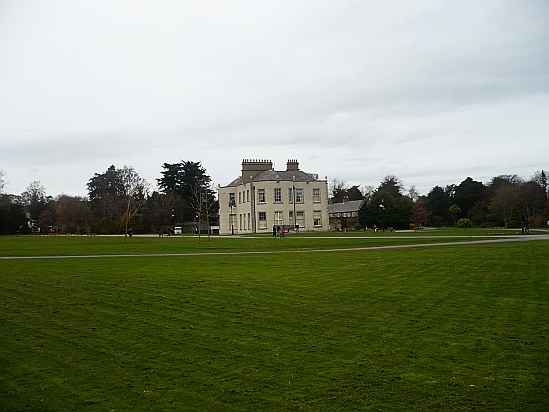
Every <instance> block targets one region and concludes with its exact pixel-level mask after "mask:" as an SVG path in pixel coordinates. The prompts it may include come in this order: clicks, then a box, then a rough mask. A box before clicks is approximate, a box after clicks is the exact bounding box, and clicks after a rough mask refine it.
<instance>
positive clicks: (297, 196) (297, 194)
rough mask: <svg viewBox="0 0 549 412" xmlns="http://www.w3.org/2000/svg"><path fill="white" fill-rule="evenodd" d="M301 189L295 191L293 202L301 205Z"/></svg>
mask: <svg viewBox="0 0 549 412" xmlns="http://www.w3.org/2000/svg"><path fill="white" fill-rule="evenodd" d="M303 201H304V199H303V189H295V202H296V203H303Z"/></svg>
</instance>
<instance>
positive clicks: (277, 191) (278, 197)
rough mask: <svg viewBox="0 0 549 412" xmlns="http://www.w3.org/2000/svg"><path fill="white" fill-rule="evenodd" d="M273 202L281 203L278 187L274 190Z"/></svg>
mask: <svg viewBox="0 0 549 412" xmlns="http://www.w3.org/2000/svg"><path fill="white" fill-rule="evenodd" d="M274 201H275V203H282V189H281V188H279V187H276V188H275V190H274Z"/></svg>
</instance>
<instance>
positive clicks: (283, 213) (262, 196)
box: [218, 159, 329, 234]
mask: <svg viewBox="0 0 549 412" xmlns="http://www.w3.org/2000/svg"><path fill="white" fill-rule="evenodd" d="M218 198H219V233H220V234H230V233H235V234H243V233H268V232H271V231H272V228H273V226H280V228H281V229H285V230H291V231H294V230H295V229H296V228H298V229H299V230H300V231H301V230H304V231H312V230H315V231H325V230H328V228H329V221H328V182H327V180H326V179H325V180H319V179H318V176H317V175H314V174H310V173H305V172H302V171H301V170H299V163H298V161H297V160H288V163H287V164H286V170H284V171H276V170H273V163H272V161H270V160H250V159H244V160H243V161H242V176H240V177H238V178H236V179H235V180H233V181H232V182H231V183H229V184H228V185H227V186H219V197H218Z"/></svg>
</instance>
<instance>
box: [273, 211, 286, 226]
mask: <svg viewBox="0 0 549 412" xmlns="http://www.w3.org/2000/svg"><path fill="white" fill-rule="evenodd" d="M274 223H275V225H276V226H283V225H284V219H283V218H282V212H275V215H274Z"/></svg>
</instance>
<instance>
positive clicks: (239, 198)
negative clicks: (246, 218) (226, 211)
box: [238, 192, 242, 204]
mask: <svg viewBox="0 0 549 412" xmlns="http://www.w3.org/2000/svg"><path fill="white" fill-rule="evenodd" d="M238 203H239V204H240V203H242V192H238Z"/></svg>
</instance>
